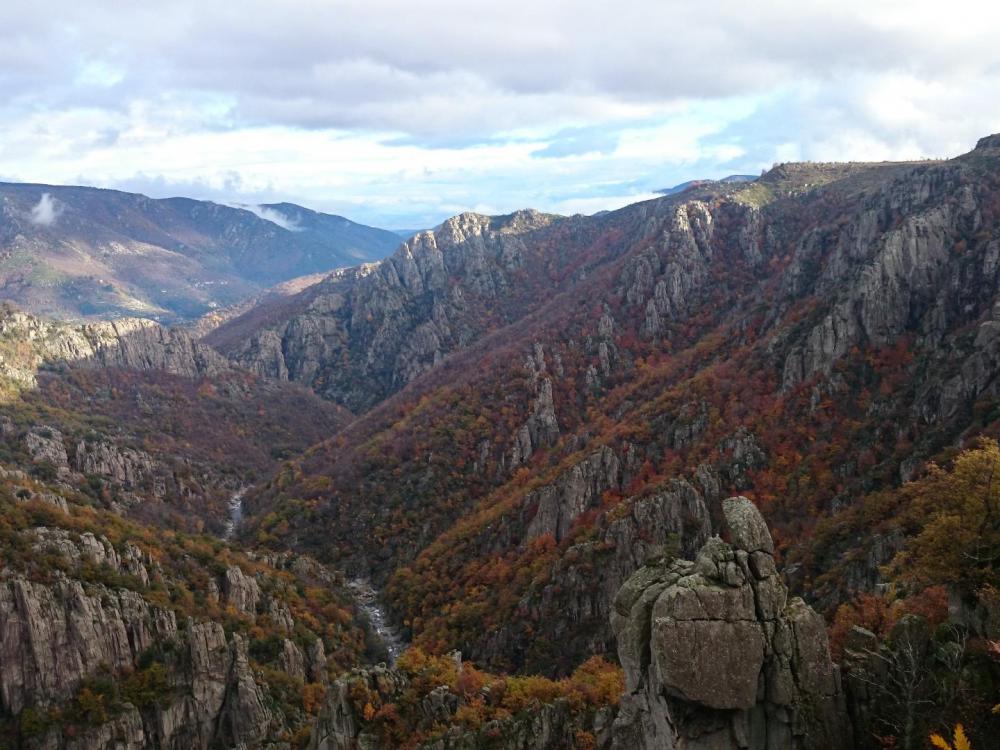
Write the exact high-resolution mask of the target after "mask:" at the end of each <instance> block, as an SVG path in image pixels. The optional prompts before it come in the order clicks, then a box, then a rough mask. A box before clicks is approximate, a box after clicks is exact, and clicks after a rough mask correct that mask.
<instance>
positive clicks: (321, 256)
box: [0, 183, 399, 322]
mask: <svg viewBox="0 0 1000 750" xmlns="http://www.w3.org/2000/svg"><path fill="white" fill-rule="evenodd" d="M282 210H284V211H289V212H290V213H289V216H285V214H282V213H281V211H282ZM268 211H270V212H271V214H270V218H265V217H267V216H268V214H267V212H268ZM293 211H294V213H291V212H293ZM262 214H263V216H262ZM398 244H399V238H398V237H397V236H396V235H394V234H393V233H391V232H387V231H384V230H378V229H374V228H371V227H365V226H363V225H360V224H355V223H354V222H350V221H349V220H347V219H345V218H343V217H340V216H333V215H327V214H321V213H318V212H315V211H311V210H309V209H307V208H304V207H301V206H294V204H273V205H270V206H263V207H255V210H250V209H248V208H237V207H232V206H227V205H224V204H221V203H213V202H210V201H197V200H194V199H190V198H165V199H153V198H148V197H146V196H143V195H140V194H135V193H125V192H122V191H117V190H109V189H104V188H90V187H75V186H58V185H39V184H21V183H0V292H2V295H3V296H4V297H5V298H7V299H11V300H13V301H16V302H18V303H19V304H20V305H21V306H22V307H25V308H26V309H29V310H31V311H33V312H37V313H41V314H49V315H56V316H61V317H67V316H68V317H105V318H106V317H115V316H120V315H141V316H142V317H149V318H154V319H158V320H160V321H162V322H179V321H182V320H185V319H191V318H195V317H198V316H199V315H201V314H203V313H205V312H207V311H209V310H211V309H213V308H214V307H219V306H226V305H230V304H233V303H236V302H239V301H241V300H242V299H245V298H247V297H250V296H253V295H254V294H255V293H257V292H259V291H261V290H262V289H264V288H266V287H268V286H271V285H273V284H275V283H280V282H284V281H288V280H289V279H292V278H295V277H299V276H304V275H307V274H311V273H317V272H328V271H332V270H333V269H335V268H337V267H340V266H345V265H354V264H356V263H358V262H360V261H366V260H371V259H375V258H379V257H382V256H383V255H385V254H387V253H388V252H390V251H392V250H394V249H395V248H396V247H397V246H398Z"/></svg>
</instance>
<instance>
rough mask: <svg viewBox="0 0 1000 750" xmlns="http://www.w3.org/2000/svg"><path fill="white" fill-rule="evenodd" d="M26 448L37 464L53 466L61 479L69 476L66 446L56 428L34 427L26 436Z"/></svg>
mask: <svg viewBox="0 0 1000 750" xmlns="http://www.w3.org/2000/svg"><path fill="white" fill-rule="evenodd" d="M24 446H25V448H27V450H28V454H29V455H30V456H31V459H32V460H33V461H34V462H35V463H36V464H39V463H44V464H48V465H50V466H52V467H53V468H54V469H55V471H56V474H57V475H58V476H60V477H64V476H66V475H67V474H69V471H70V469H69V458H68V456H67V455H66V444H65V443H64V442H63V436H62V433H61V432H59V430H57V429H55V428H54V427H45V426H38V427H34V428H32V429H31V430H29V431H28V432H27V433H26V434H25V436H24Z"/></svg>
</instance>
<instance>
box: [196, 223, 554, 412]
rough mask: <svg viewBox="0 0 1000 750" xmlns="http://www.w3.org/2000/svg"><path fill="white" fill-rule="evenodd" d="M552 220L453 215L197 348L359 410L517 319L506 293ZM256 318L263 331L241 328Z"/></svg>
mask: <svg viewBox="0 0 1000 750" xmlns="http://www.w3.org/2000/svg"><path fill="white" fill-rule="evenodd" d="M551 221H552V217H547V216H543V215H541V214H538V213H535V212H530V211H524V212H519V213H516V214H512V215H511V216H507V217H499V218H490V217H487V216H479V215H476V214H462V215H461V216H457V217H454V218H452V219H449V220H448V221H446V222H445V223H444V224H443V225H442V226H441V227H440V228H439V229H437V230H435V231H433V232H422V233H420V234H418V235H416V236H414V237H413V238H412V239H410V240H408V241H407V242H405V243H403V245H402V246H401V247H400V249H399V250H398V251H396V253H394V254H393V255H392V256H390V257H389V258H387V259H386V260H385V261H383V262H381V263H378V264H375V265H372V266H369V267H363V268H362V269H359V270H358V271H356V272H354V273H347V274H339V275H336V276H332V277H331V278H330V279H329V280H328V281H326V282H323V283H321V284H318V285H316V286H314V287H312V288H310V289H309V290H307V291H306V292H304V293H303V294H302V295H300V298H299V299H298V300H294V301H291V302H290V301H287V300H286V301H283V302H282V303H281V307H280V308H279V309H276V310H274V311H269V310H268V309H267V307H266V306H265V307H264V308H262V309H261V310H256V311H254V310H252V311H251V312H250V313H248V315H247V316H246V318H245V319H237V320H235V321H233V322H230V323H228V324H226V325H223V326H222V327H220V328H219V329H218V330H216V331H214V332H213V333H211V334H210V335H209V336H208V337H207V338H206V341H207V342H208V343H210V344H212V345H213V346H215V347H216V348H218V349H220V351H223V352H224V353H226V354H227V355H228V356H230V357H231V358H232V359H233V360H234V361H236V362H239V363H240V364H241V365H243V366H244V367H246V368H248V369H250V370H252V371H255V372H258V373H260V374H262V375H267V376H270V377H278V378H286V379H290V380H294V381H297V382H302V383H305V384H306V385H309V386H311V387H313V388H315V389H316V390H317V391H318V392H319V393H321V394H322V395H324V396H325V397H327V398H330V399H333V400H334V401H337V402H338V403H342V404H344V405H346V406H347V407H348V408H350V409H352V410H353V411H360V410H364V409H367V408H369V407H371V406H372V405H373V404H375V403H376V402H378V401H380V400H381V399H383V398H385V397H386V396H387V395H389V394H391V393H393V392H395V391H397V390H399V389H400V388H402V387H403V386H404V385H406V383H408V382H410V381H411V380H413V379H414V378H415V377H417V376H418V375H420V374H421V373H423V372H426V371H427V370H429V369H431V368H432V367H434V366H435V365H437V364H438V363H440V361H441V360H442V358H443V357H445V356H446V355H447V354H448V353H449V352H451V351H454V350H455V349H457V348H460V347H464V346H466V345H468V344H469V343H470V342H471V341H473V340H475V339H476V338H478V337H479V336H481V335H482V334H483V333H484V332H485V331H487V330H490V329H491V328H494V327H496V326H497V325H498V324H499V323H502V322H505V321H506V320H509V319H510V318H514V317H519V316H520V315H521V314H523V313H524V311H523V310H521V311H515V310H513V309H512V305H511V302H512V299H511V295H512V293H515V292H516V290H517V287H518V282H519V281H521V280H522V275H523V274H524V273H525V272H527V271H528V270H529V267H530V266H531V261H532V258H531V257H529V255H528V251H527V246H526V244H525V243H526V242H527V241H529V240H528V238H530V237H532V236H534V235H537V234H539V233H542V234H544V231H543V230H544V229H545V228H546V227H547V226H548V225H549V224H550V223H551ZM515 296H516V295H515ZM256 317H260V318H261V319H262V322H263V325H262V327H257V326H253V325H250V326H249V328H248V323H251V322H252V321H253V320H254V319H255V318H256ZM272 317H275V318H277V320H276V321H272V320H270V318H272Z"/></svg>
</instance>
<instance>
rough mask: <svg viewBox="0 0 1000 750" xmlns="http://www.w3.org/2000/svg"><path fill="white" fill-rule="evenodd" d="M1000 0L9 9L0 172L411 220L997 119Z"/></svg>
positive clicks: (642, 191) (658, 182) (4, 27)
mask: <svg viewBox="0 0 1000 750" xmlns="http://www.w3.org/2000/svg"><path fill="white" fill-rule="evenodd" d="M998 8H1000V3H996V2H968V1H967V0H950V1H949V2H940V0H937V1H935V2H926V1H925V0H905V1H903V0H900V1H898V2H897V0H866V1H865V2H854V0H837V1H836V2H826V0H797V1H795V2H785V1H784V0H780V1H774V2H772V1H769V0H759V1H758V2H753V3H747V2H745V0H740V1H739V2H736V1H733V2H730V1H729V0H708V1H707V2H706V1H705V0H615V1H614V2H612V1H611V0H507V1H506V2H495V1H494V2H485V1H484V0H405V1H403V0H329V1H325V0H323V1H321V0H281V1H280V2H279V1H278V0H271V1H270V2H263V1H258V0H241V1H240V2H213V0H199V1H198V2H191V1H189V0H171V2H163V3H124V2H112V1H109V2H102V1H101V0H89V1H88V2H86V3H82V2H79V0H72V1H69V0H50V1H49V2H46V3H38V2H31V3H29V2H24V1H23V0H12V1H11V2H3V3H0V179H4V180H8V181H31V182H47V183H76V184H92V185H100V186H104V187H115V188H121V189H126V190H135V191H139V192H144V193H146V194H149V195H153V196H156V197H165V196H170V195H188V196H192V197H198V198H210V199H213V200H219V201H225V202H245V203H261V202H271V201H279V200H289V201H293V202H298V203H302V204H305V205H307V206H310V207H313V208H317V209H319V210H325V211H331V212H335V213H341V214H344V215H346V216H349V217H351V218H354V219H356V220H359V221H365V222H368V223H373V224H377V225H380V226H385V227H390V228H400V229H402V228H418V227H424V226H430V225H432V224H435V223H437V222H439V221H440V220H441V219H443V218H445V217H447V216H449V215H451V214H454V213H458V212H460V211H464V210H476V211H482V212H488V213H501V212H507V211H510V210H513V209H516V208H521V207H526V206H531V207H535V208H539V209H542V210H548V211H555V212H559V213H576V212H581V213H592V212H594V211H598V210H601V209H605V208H614V207H617V206H621V205H624V204H626V203H630V202H633V201H635V200H639V199H642V198H644V197H647V196H648V195H649V194H650V192H651V191H653V190H656V189H658V188H662V187H667V186H670V185H673V184H676V183H678V182H682V181H684V180H687V179H691V178H695V177H721V176H724V175H727V174H732V173H759V172H760V170H761V169H763V168H766V167H769V166H770V165H771V164H773V163H774V162H778V161H789V160H795V159H814V160H833V159H837V160H844V159H908V158H917V157H925V156H928V157H939V156H949V155H954V154H958V153H961V152H964V151H967V150H968V149H969V148H971V147H972V145H974V143H975V141H976V139H977V138H978V137H979V136H982V135H985V134H987V133H991V132H997V131H1000V44H998V41H997V40H998V39H1000V10H998Z"/></svg>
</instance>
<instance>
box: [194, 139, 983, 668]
mask: <svg viewBox="0 0 1000 750" xmlns="http://www.w3.org/2000/svg"><path fill="white" fill-rule="evenodd" d="M998 144H1000V139H998V138H997V137H996V136H994V137H990V138H985V139H983V140H982V141H980V143H979V145H978V146H977V148H976V149H975V150H974V151H973V152H971V153H969V154H967V155H964V156H961V157H958V158H956V159H952V160H949V161H943V162H921V163H885V164H860V163H856V164H788V165H781V166H778V167H776V168H775V169H773V170H771V171H770V172H769V173H767V174H765V175H764V176H763V177H762V178H761V179H760V180H758V181H757V182H755V183H751V184H715V185H709V186H698V187H697V188H695V189H694V190H692V191H688V192H686V193H684V194H682V195H677V196H669V197H665V198H662V199H659V200H656V201H651V202H647V203H643V204H639V205H635V206H630V207H628V208H625V209H622V210H620V211H617V212H613V213H611V214H606V215H601V216H597V217H590V218H587V217H572V218H566V219H562V218H558V217H544V216H541V215H538V214H531V213H523V214H515V215H513V216H511V217H499V218H494V219H489V218H486V217H478V216H474V215H463V216H461V217H457V218H456V219H453V220H450V221H448V222H445V224H443V225H442V227H441V228H440V229H439V230H437V231H436V232H434V233H424V234H422V235H418V236H417V237H416V238H414V239H413V240H411V241H410V242H409V243H407V244H405V245H404V247H403V248H401V250H400V251H398V252H397V254H396V255H394V256H392V258H390V259H389V260H387V261H385V262H383V263H382V264H380V265H379V266H377V267H376V268H375V269H373V270H372V271H370V272H368V273H367V274H364V275H356V276H353V277H351V278H349V279H345V280H340V281H333V280H331V281H330V282H324V284H321V285H317V286H315V287H312V288H310V289H309V290H307V291H306V292H304V293H303V294H302V295H301V296H300V297H299V298H289V299H286V300H284V301H283V302H282V303H281V305H278V306H274V307H270V308H267V309H264V310H258V311H254V312H252V313H251V314H250V315H248V316H247V317H246V318H245V319H244V320H243V322H242V323H241V320H240V319H236V320H234V321H232V322H231V323H230V324H229V325H228V326H224V327H223V328H221V329H220V330H219V331H218V335H219V338H216V339H213V338H212V337H210V338H209V339H208V341H209V342H210V343H215V344H216V345H217V346H219V348H220V349H221V350H222V351H225V352H227V353H229V354H230V355H232V356H234V357H235V358H236V359H238V360H239V361H240V362H241V363H243V364H244V365H245V366H248V367H250V368H251V369H257V370H258V371H261V372H268V373H269V374H273V375H279V376H281V377H287V378H290V379H296V380H300V381H301V382H305V383H307V384H309V385H311V386H312V387H314V388H315V389H316V390H317V391H318V392H319V393H321V394H323V395H325V396H327V397H328V398H333V399H335V400H338V401H341V402H342V403H345V404H346V405H347V406H348V407H350V408H352V409H354V410H365V409H368V407H369V406H370V405H373V404H374V405H375V406H374V407H373V408H370V409H368V410H367V412H366V413H365V414H364V415H363V416H362V417H361V418H360V419H358V420H356V421H355V422H353V423H351V424H350V425H349V426H348V427H347V428H345V430H343V431H342V432H341V433H340V434H338V435H336V436H334V437H333V438H331V439H330V440H328V441H326V442H325V443H323V444H321V445H319V446H316V447H315V448H313V449H312V450H310V451H309V452H308V453H307V454H306V455H305V456H304V457H302V458H301V459H297V460H294V461H292V462H290V463H289V464H288V465H286V467H284V469H283V470H282V471H281V472H280V473H279V474H278V476H277V477H276V478H275V479H274V480H273V481H271V482H269V483H267V484H266V485H264V486H262V487H258V488H257V489H256V490H255V492H254V493H253V495H252V497H251V498H250V500H249V502H250V504H251V507H252V508H253V509H254V513H255V518H254V521H253V523H252V525H251V527H249V528H248V529H247V534H248V536H247V538H248V539H253V540H255V541H257V542H258V543H262V544H265V545H269V546H276V547H278V548H283V547H284V546H285V545H287V544H288V543H289V540H290V539H294V540H295V541H294V545H295V547H296V548H297V549H302V550H309V551H311V552H313V553H315V554H318V555H320V556H322V558H323V559H325V560H327V561H329V562H331V563H334V564H336V565H338V566H344V567H346V568H347V569H348V570H351V571H355V572H358V573H363V574H366V575H370V576H371V577H372V578H373V579H374V580H376V581H377V582H379V583H380V584H384V585H385V587H386V594H387V597H388V602H389V604H390V605H391V607H392V609H393V612H394V614H395V616H396V617H397V618H398V622H400V623H401V624H403V625H404V626H405V628H406V629H407V631H408V633H409V634H410V635H411V636H412V638H413V640H414V642H415V643H416V644H418V645H420V646H421V647H423V648H425V649H428V650H430V651H432V652H439V653H443V652H445V651H447V650H449V649H452V648H459V649H460V650H461V651H462V652H463V654H465V655H466V656H468V657H469V658H472V659H474V660H476V661H477V662H482V663H486V664H489V665H492V666H493V667H494V668H499V669H512V670H517V671H524V672H538V671H541V672H544V673H547V674H555V675H561V674H567V673H569V672H570V671H571V670H572V669H573V668H575V666H576V665H578V664H580V663H581V662H582V661H583V660H585V659H586V658H587V657H588V656H589V655H591V654H594V653H599V654H604V653H607V654H613V653H614V651H615V639H614V634H613V631H612V628H611V625H610V617H609V615H610V613H611V610H612V602H613V600H614V597H615V594H616V592H617V591H618V590H619V588H620V587H621V586H622V584H623V583H624V582H625V581H626V580H627V579H628V578H629V576H630V575H632V574H633V573H635V571H637V570H638V569H639V568H640V567H641V566H642V565H643V564H644V563H645V562H648V561H649V560H651V559H655V558H656V557H657V556H660V555H664V554H667V555H676V554H679V555H681V556H682V557H687V558H689V559H690V558H692V557H694V556H695V554H696V553H697V551H698V549H699V547H700V546H701V545H702V544H703V543H704V542H705V540H706V539H707V538H708V536H709V535H710V534H711V533H712V532H713V531H716V530H718V529H719V528H720V518H721V509H720V505H719V504H720V502H721V500H722V499H723V498H725V497H727V496H728V495H730V494H733V493H734V492H739V493H742V494H745V495H747V496H749V497H751V498H752V499H753V500H754V501H755V502H756V503H757V504H758V505H759V506H760V508H761V510H762V511H763V513H764V515H765V516H766V517H767V519H768V522H769V523H770V525H771V527H772V530H773V533H774V538H775V542H776V548H777V556H778V559H779V560H780V561H781V562H782V563H784V564H785V565H786V566H787V571H788V572H787V573H786V577H787V580H788V581H789V584H790V586H791V588H792V591H793V592H795V593H802V594H804V595H805V596H806V597H807V598H808V599H809V600H810V601H812V602H813V603H814V604H815V605H816V606H817V607H818V608H819V609H820V610H821V611H822V612H823V613H824V614H826V615H827V616H828V617H829V618H830V619H831V620H832V618H833V616H834V613H835V612H836V611H837V609H838V607H839V606H840V605H843V604H844V603H850V602H852V601H853V600H854V599H855V598H856V597H858V596H871V595H877V596H879V597H887V598H883V599H882V600H881V601H883V603H884V606H886V607H889V606H890V605H891V606H893V607H896V608H897V612H906V611H911V610H917V609H920V607H922V606H923V605H922V604H921V603H920V602H921V601H923V600H922V599H921V597H923V596H925V591H929V590H930V589H932V588H933V586H931V587H930V589H929V588H928V586H929V582H928V580H927V579H926V578H923V579H921V580H922V583H920V584H915V583H913V581H914V580H916V579H915V578H914V577H913V576H910V577H907V576H908V575H909V573H907V572H906V571H907V570H908V568H907V567H906V565H905V564H904V562H905V560H907V559H908V549H909V540H910V538H911V537H912V535H913V534H915V533H917V531H918V530H919V528H918V527H919V524H918V526H917V527H915V526H913V525H912V524H910V523H909V522H904V521H903V519H902V516H905V514H902V515H901V516H900V517H896V516H893V515H892V514H886V513H885V510H884V508H885V503H886V501H885V499H884V495H883V494H880V493H884V492H891V491H893V489H894V488H896V487H898V486H899V484H900V483H901V482H903V481H906V480H909V479H913V478H915V477H919V476H921V472H922V470H923V468H922V467H924V465H925V463H926V462H927V461H928V460H930V459H931V458H933V457H941V456H944V458H943V459H942V460H950V459H948V458H947V452H946V453H942V451H947V450H950V449H951V448H952V447H953V446H962V445H968V444H970V443H969V441H970V440H972V439H973V438H974V437H975V436H977V435H987V436H988V435H992V434H995V432H996V424H995V409H994V402H995V401H996V399H997V396H998V393H997V391H996V388H997V385H996V383H997V381H996V374H997V370H998V366H1000V360H998V359H997V349H996V346H995V343H996V342H995V337H994V333H995V331H996V322H995V314H996V313H995V310H994V305H995V302H996V300H997V299H998V293H1000V278H998V266H997V257H998V255H997V254H998V252H1000V250H998V248H1000V245H998V240H997V237H998V234H1000V148H998ZM249 321H254V322H255V323H257V324H259V325H257V326H255V325H251V324H250V322H249ZM241 325H242V326H244V327H242V328H241ZM260 325H262V326H263V331H261V330H260ZM227 336H228V337H227ZM859 518H864V519H866V521H865V522H860V523H859ZM894 562H895V563H896V565H897V567H896V568H893V566H891V565H890V563H894ZM900 565H901V566H903V567H902V568H899V567H898V566H900ZM993 580H994V581H996V576H995V574H993ZM904 581H909V582H910V583H908V584H904ZM937 583H939V584H941V585H944V584H945V583H946V582H945V581H943V580H939V581H937ZM926 596H932V594H926ZM952 596H953V602H963V603H960V604H955V606H957V607H958V610H956V611H967V612H970V613H971V612H974V611H980V610H981V608H982V607H986V606H993V605H987V604H985V603H984V602H986V601H987V600H988V599H989V596H988V589H984V588H982V587H978V588H977V587H959V588H957V589H954V590H953V593H952ZM900 608H902V609H900ZM969 617H971V615H970V616H969ZM977 617H978V615H977ZM967 621H971V620H969V619H968V618H967ZM980 622H982V620H980ZM989 627H993V626H989ZM982 628H986V629H985V630H984V629H980V630H978V631H976V632H978V633H979V634H980V636H982V635H983V634H984V633H989V632H993V631H990V630H989V628H988V627H987V626H982ZM993 637H996V635H995V634H994V636H993Z"/></svg>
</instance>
